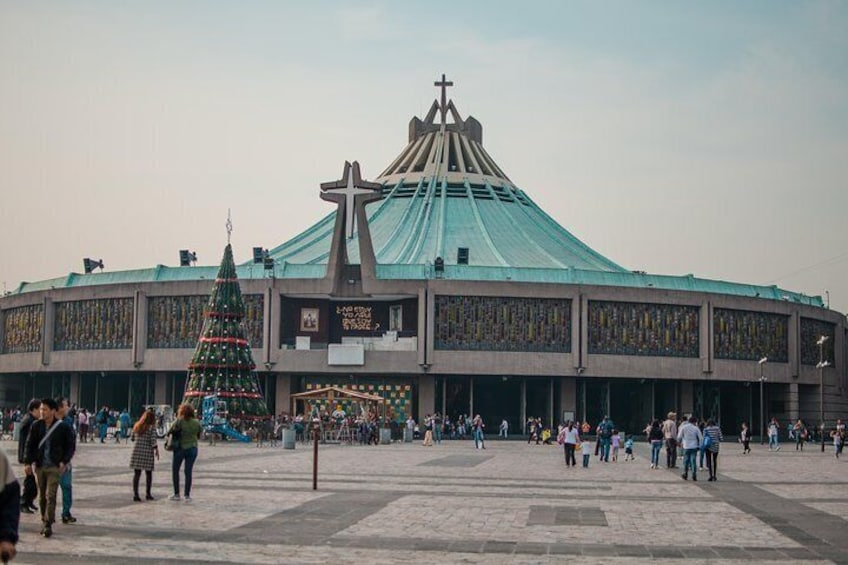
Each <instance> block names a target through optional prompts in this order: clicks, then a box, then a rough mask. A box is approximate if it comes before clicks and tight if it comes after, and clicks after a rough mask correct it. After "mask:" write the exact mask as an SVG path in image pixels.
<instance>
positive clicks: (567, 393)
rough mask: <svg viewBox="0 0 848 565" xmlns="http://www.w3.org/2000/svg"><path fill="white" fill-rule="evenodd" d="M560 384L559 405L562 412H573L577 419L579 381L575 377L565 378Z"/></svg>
mask: <svg viewBox="0 0 848 565" xmlns="http://www.w3.org/2000/svg"><path fill="white" fill-rule="evenodd" d="M559 382H560V388H559V404H560V408H561V410H562V411H563V412H572V413H573V414H574V417H577V379H576V378H575V377H563V378H561V379H560V380H559ZM573 419H574V418H572V420H573ZM564 423H565V422H563V424H564Z"/></svg>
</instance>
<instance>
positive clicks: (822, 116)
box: [0, 0, 848, 312]
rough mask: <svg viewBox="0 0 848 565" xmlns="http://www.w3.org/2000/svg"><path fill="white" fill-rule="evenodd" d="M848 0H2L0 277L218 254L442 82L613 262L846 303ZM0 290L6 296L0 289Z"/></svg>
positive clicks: (273, 234) (368, 159)
mask: <svg viewBox="0 0 848 565" xmlns="http://www.w3.org/2000/svg"><path fill="white" fill-rule="evenodd" d="M846 30H848V3H846V2H838V1H822V2H815V1H806V2H794V1H793V2H783V1H777V0H768V1H747V2H737V1H732V2H720V1H712V2H671V1H664V2H630V1H628V2H612V1H610V2H594V1H592V2H565V1H550V2H515V1H514V0H510V1H491V0H488V1H486V2H453V1H451V2H439V1H427V2H412V1H404V2H397V1H385V2H382V1H377V2H347V1H345V2H341V1H340V2H320V1H316V2H301V3H294V2H292V3H283V2H270V1H269V2H249V1H247V2H244V1H242V2H214V1H208V0H205V1H197V2H172V1H169V2H156V1H150V0H148V1H145V2H111V1H109V2H107V1H103V2H73V1H70V0H62V1H56V2H38V1H31V0H26V1H24V0H21V1H10V0H0V250H2V255H0V259H2V260H0V285H2V284H3V283H5V285H6V287H7V288H8V289H9V290H12V289H13V288H15V287H16V286H17V285H18V283H19V282H20V281H22V280H26V281H35V280H41V279H45V278H52V277H56V276H63V275H65V274H67V273H68V272H71V271H74V272H81V271H82V258H83V257H94V258H103V260H104V261H105V263H106V266H107V269H109V270H122V269H131V268H143V267H150V266H153V265H156V264H159V263H161V264H166V265H177V264H178V263H179V261H178V250H179V249H180V248H188V249H192V250H195V251H197V254H198V257H199V259H200V261H199V263H200V264H217V263H218V261H219V260H220V257H221V253H222V249H223V246H224V244H225V243H226V232H225V231H224V222H225V220H226V215H227V209H228V208H231V209H232V214H233V223H234V226H235V231H234V232H233V246H234V251H235V255H236V260H237V261H246V260H248V259H249V258H250V250H251V248H252V247H253V246H259V245H261V246H263V247H273V246H276V245H278V244H280V243H282V242H284V241H286V240H288V239H289V238H291V237H292V236H294V235H296V234H298V233H299V232H300V231H301V230H303V229H305V228H307V227H308V226H310V225H311V224H312V223H314V222H316V221H317V220H318V219H319V218H321V217H323V216H324V215H325V214H327V213H328V212H329V211H331V209H332V208H331V205H330V204H329V203H327V202H323V201H322V200H320V199H319V197H318V193H319V188H318V185H319V183H321V182H323V181H328V180H335V179H337V178H339V176H340V175H341V172H342V165H343V163H344V160H345V159H348V160H354V159H356V160H359V161H360V163H361V164H362V169H363V175H364V176H365V177H366V178H373V177H375V176H376V175H378V174H379V173H380V172H381V171H382V170H383V168H385V167H386V166H387V165H388V164H389V163H390V162H391V161H392V160H393V159H394V158H395V157H396V156H397V154H398V153H399V152H400V151H401V149H403V147H404V146H405V145H406V142H407V123H408V121H409V119H410V118H411V117H412V116H413V115H417V116H419V117H423V115H424V114H425V113H426V111H427V109H428V108H429V105H430V104H431V103H432V101H433V100H434V99H435V98H436V96H437V95H438V92H437V90H436V89H435V88H434V87H433V86H432V84H433V81H434V80H435V79H436V78H438V77H439V76H440V74H441V73H443V72H444V73H446V74H447V75H448V78H449V79H452V80H454V82H455V83H456V86H455V87H454V88H453V89H451V90H450V96H451V97H452V98H453V100H454V101H455V103H456V104H457V107H458V108H459V111H460V112H461V113H462V114H463V116H468V115H473V116H474V117H475V118H477V119H478V120H480V121H481V122H482V124H483V142H484V145H485V147H486V149H487V151H488V152H489V153H490V154H491V155H492V157H493V158H494V159H495V160H496V161H497V162H498V164H499V165H500V166H501V168H502V169H503V170H504V172H506V174H507V175H509V176H510V178H511V179H512V180H513V181H514V182H515V183H516V184H517V185H518V186H519V187H521V188H522V189H524V190H525V191H526V192H527V193H528V194H529V195H530V196H531V197H532V198H533V199H534V200H535V201H536V202H537V203H539V204H540V205H541V206H542V207H543V208H544V209H545V210H546V211H547V212H548V213H549V214H550V215H551V216H552V217H554V218H555V219H556V220H557V221H559V222H560V223H561V224H562V225H563V226H565V227H566V228H568V229H569V230H571V231H572V232H573V233H574V234H575V235H576V236H577V237H579V238H581V239H582V240H583V241H584V242H586V243H587V244H588V245H590V246H591V247H593V248H595V249H596V250H598V251H599V252H601V253H602V254H604V255H606V256H607V257H609V258H610V259H612V260H613V261H615V262H617V263H619V264H620V265H622V266H624V267H627V268H629V269H634V270H645V271H648V272H651V273H660V274H687V273H694V274H695V275H696V276H699V277H705V278H717V279H724V280H730V281H736V282H746V283H757V284H778V285H780V286H782V287H784V288H788V289H790V290H795V291H798V292H803V293H806V294H814V295H822V296H824V294H825V291H826V290H828V291H830V299H831V306H832V307H833V308H835V309H838V310H840V311H842V312H845V311H848V221H846V218H845V216H846V212H848V33H846ZM1 290H2V286H0V291H1Z"/></svg>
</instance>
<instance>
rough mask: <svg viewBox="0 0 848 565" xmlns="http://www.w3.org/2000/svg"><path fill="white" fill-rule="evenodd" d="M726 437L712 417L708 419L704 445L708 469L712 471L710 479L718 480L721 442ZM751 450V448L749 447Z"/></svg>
mask: <svg viewBox="0 0 848 565" xmlns="http://www.w3.org/2000/svg"><path fill="white" fill-rule="evenodd" d="M723 439H724V438H723V437H722V435H721V428H719V427H718V425H716V423H715V422H714V421H713V420H712V418H710V419H709V420H707V425H706V426H704V440H703V443H702V446H703V448H704V452H705V453H706V455H707V470H708V471H709V473H710V478H709V479H707V480H708V481H715V480H716V473H717V472H718V451H719V444H720V443H721V440H723ZM749 451H750V449H749Z"/></svg>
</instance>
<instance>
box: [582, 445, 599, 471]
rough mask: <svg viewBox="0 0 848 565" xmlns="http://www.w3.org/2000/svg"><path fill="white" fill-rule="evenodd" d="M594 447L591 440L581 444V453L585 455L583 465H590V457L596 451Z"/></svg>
mask: <svg viewBox="0 0 848 565" xmlns="http://www.w3.org/2000/svg"><path fill="white" fill-rule="evenodd" d="M594 449H595V448H594V447H593V446H592V442H591V441H583V443H581V444H580V453H581V454H582V455H583V466H584V467H588V466H589V459H590V458H591V457H592V453H593V451H594Z"/></svg>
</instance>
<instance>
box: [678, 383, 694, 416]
mask: <svg viewBox="0 0 848 565" xmlns="http://www.w3.org/2000/svg"><path fill="white" fill-rule="evenodd" d="M694 410H695V390H694V387H693V386H692V381H682V382H681V383H680V415H681V416H683V415H686V414H692V412H693V411H694Z"/></svg>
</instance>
